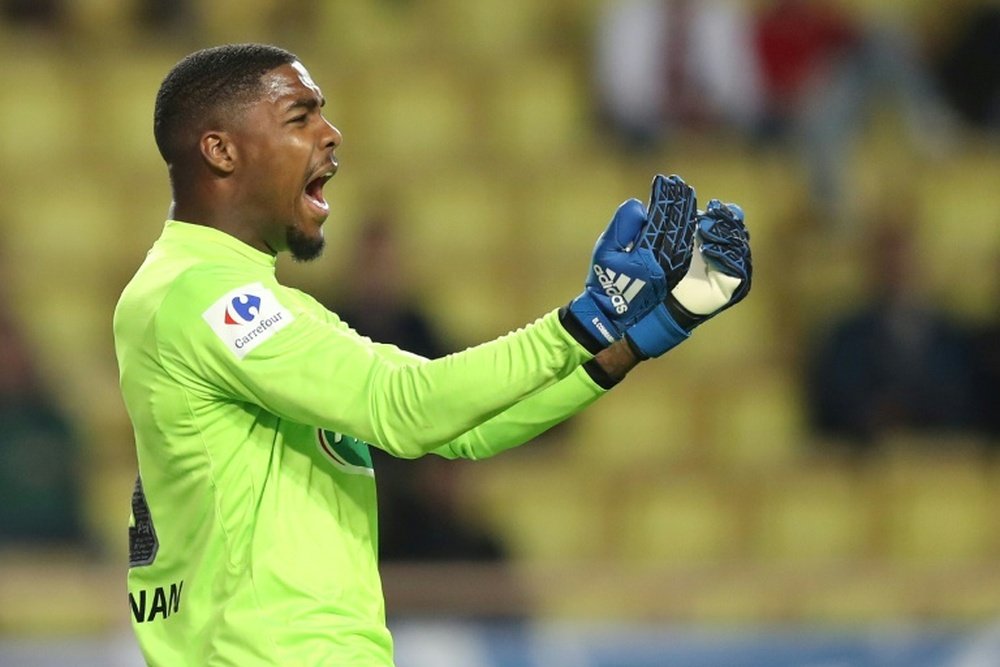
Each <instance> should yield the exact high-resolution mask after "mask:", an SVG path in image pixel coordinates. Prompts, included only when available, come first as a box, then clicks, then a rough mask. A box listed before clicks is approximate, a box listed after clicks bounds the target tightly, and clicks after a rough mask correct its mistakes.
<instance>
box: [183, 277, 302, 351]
mask: <svg viewBox="0 0 1000 667" xmlns="http://www.w3.org/2000/svg"><path fill="white" fill-rule="evenodd" d="M202 317H204V318H205V321H206V322H207V323H208V325H209V326H210V327H212V331H214V332H215V334H216V335H217V336H218V337H219V338H221V339H222V342H223V343H225V344H226V347H228V348H229V350H230V351H231V352H232V353H233V354H235V355H236V356H237V357H238V358H239V359H242V358H243V357H245V356H246V355H247V354H249V353H250V352H251V351H252V350H253V349H254V348H256V347H257V346H258V345H260V344H261V343H263V342H264V341H266V340H267V339H268V338H270V337H271V336H273V335H274V334H275V333H277V332H278V331H280V330H281V329H284V328H285V327H286V326H288V325H289V324H290V323H291V321H292V320H293V319H294V317H292V314H291V312H289V311H288V309H287V308H285V307H284V306H282V305H281V303H280V302H279V301H278V299H277V298H276V297H275V296H274V293H273V292H272V291H271V290H269V289H268V288H266V287H264V285H263V283H251V284H250V285H244V286H243V287H237V288H236V289H234V290H231V291H230V292H227V293H226V294H225V295H223V296H222V297H221V298H220V299H219V300H218V301H216V302H215V303H213V304H212V305H211V306H209V308H208V310H206V311H205V312H204V313H203V314H202Z"/></svg>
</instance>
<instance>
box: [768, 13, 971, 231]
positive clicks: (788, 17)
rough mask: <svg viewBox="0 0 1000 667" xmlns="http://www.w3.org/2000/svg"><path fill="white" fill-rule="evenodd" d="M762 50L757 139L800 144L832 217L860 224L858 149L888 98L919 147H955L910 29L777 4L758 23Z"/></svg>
mask: <svg viewBox="0 0 1000 667" xmlns="http://www.w3.org/2000/svg"><path fill="white" fill-rule="evenodd" d="M755 43H756V48H757V51H758V54H759V59H760V63H761V70H762V72H763V74H762V81H763V89H764V98H765V102H764V104H763V109H764V110H765V112H764V114H763V115H762V116H761V118H760V122H759V123H758V130H759V137H760V138H761V139H763V140H767V141H780V140H783V139H790V140H794V145H795V146H796V147H797V148H798V149H799V150H800V151H801V152H802V157H803V159H804V162H805V164H806V168H807V177H808V180H809V188H810V192H811V197H812V200H813V204H814V208H815V209H816V210H818V211H820V212H822V214H823V216H824V217H826V218H828V219H831V220H833V221H836V222H844V221H846V220H849V219H851V218H852V217H854V214H855V213H856V212H855V211H853V210H851V209H850V204H851V202H852V201H853V199H854V198H851V197H849V196H848V193H849V192H850V187H851V183H850V181H849V175H850V151H851V149H852V146H853V141H854V140H855V139H857V138H858V137H859V136H860V135H861V133H862V132H863V131H864V130H865V129H866V121H867V120H868V117H869V115H870V112H871V111H872V109H873V107H874V103H875V102H876V101H879V102H880V101H882V100H883V99H884V97H885V95H886V93H893V94H894V97H895V99H896V100H897V102H898V106H899V108H900V110H901V114H902V118H903V121H904V125H905V126H906V129H907V132H908V135H909V137H910V138H911V141H912V142H913V144H914V146H915V147H916V148H918V149H920V150H922V151H924V152H926V153H928V154H931V155H938V154H940V153H942V152H944V151H945V150H947V149H948V148H949V147H950V145H951V143H952V137H953V134H954V126H953V119H952V117H951V114H950V113H949V111H948V109H947V107H946V105H945V104H944V102H943V100H942V98H941V97H940V95H939V94H938V91H937V90H936V88H935V86H934V84H933V79H932V77H931V76H930V73H929V70H928V68H927V65H926V63H924V62H922V60H921V58H920V57H919V54H918V49H917V47H916V43H915V38H914V36H913V35H912V34H911V33H910V32H909V31H908V30H907V29H906V27H905V26H902V25H867V24H863V23H861V22H860V21H858V20H855V19H854V18H853V17H852V16H849V15H847V14H844V13H842V12H840V11H838V10H837V9H836V6H835V5H834V4H833V3H832V2H831V1H829V0H775V1H774V2H771V3H770V4H769V5H767V6H766V7H765V8H764V9H763V10H762V11H761V12H760V14H759V15H758V17H757V24H756V42H755Z"/></svg>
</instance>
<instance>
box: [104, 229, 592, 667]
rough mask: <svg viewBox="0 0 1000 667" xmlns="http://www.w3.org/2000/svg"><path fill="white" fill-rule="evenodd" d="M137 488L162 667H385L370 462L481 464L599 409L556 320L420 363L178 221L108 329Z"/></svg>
mask: <svg viewBox="0 0 1000 667" xmlns="http://www.w3.org/2000/svg"><path fill="white" fill-rule="evenodd" d="M114 336H115V348H116V353H117V357H118V364H119V371H120V381H121V388H122V394H123V396H124V400H125V406H126V409H127V411H128V414H129V418H130V419H131V422H132V425H133V428H134V432H135V445H136V452H137V459H138V467H139V475H138V478H137V481H136V486H135V491H134V494H133V497H132V512H131V517H130V522H129V538H130V539H129V551H130V553H129V560H130V563H129V571H128V597H129V605H130V610H131V615H132V624H133V628H134V630H135V634H136V636H137V638H138V641H139V645H140V648H141V650H142V652H143V654H144V656H145V658H146V660H147V661H148V663H149V664H150V665H156V666H164V667H181V666H188V665H190V666H194V665H198V666H213V667H214V666H220V665H233V666H239V667H256V666H263V665H268V666H274V665H303V666H305V665H345V666H346V665H350V666H351V667H368V666H371V667H390V666H391V665H392V664H393V662H392V640H391V637H390V634H389V631H388V629H387V627H386V623H385V610H384V602H383V596H382V590H381V583H380V579H379V574H378V568H377V566H378V558H377V552H378V544H377V530H376V515H377V507H376V495H375V472H374V470H373V469H372V464H371V456H370V454H369V447H370V446H375V447H379V448H382V449H384V450H385V451H387V452H389V453H391V454H393V455H396V456H399V457H406V458H412V457H418V456H421V455H423V454H427V453H434V454H437V455H441V456H445V457H448V458H459V457H461V458H471V459H478V458H484V457H488V456H491V455H493V454H496V453H498V452H500V451H503V450H505V449H508V448H510V447H514V446H516V445H519V444H521V443H523V442H525V441H527V440H529V439H531V438H532V437H534V436H535V435H537V434H538V433H540V432H541V431H543V430H545V429H546V428H548V427H550V426H552V425H553V424H555V423H558V422H559V421H562V420H563V419H565V418H567V417H569V416H570V415H572V414H574V413H576V412H578V411H579V410H580V409H582V408H583V407H585V406H586V405H588V404H589V403H591V402H593V401H594V400H595V399H596V398H597V397H599V396H600V395H601V394H602V393H603V391H604V390H603V389H602V388H601V387H599V386H598V385H597V384H596V383H595V382H594V381H593V380H592V379H591V378H590V376H589V375H588V374H587V373H586V372H585V370H584V368H583V366H582V364H584V363H585V362H586V361H588V360H589V359H591V357H592V355H591V354H590V353H589V352H588V351H587V350H586V349H584V347H582V346H581V345H580V344H579V343H578V342H577V341H576V340H575V339H574V337H573V336H571V335H570V334H569V333H568V332H567V331H566V329H565V328H564V327H563V325H562V324H561V323H560V321H559V317H558V313H556V312H552V313H549V314H548V315H546V316H544V317H542V318H540V319H539V320H538V321H536V322H534V323H532V324H530V325H528V326H526V327H524V328H523V329H519V330H518V331H515V332H512V333H510V334H507V335H506V336H503V337H501V338H498V339H497V340H494V341H491V342H488V343H484V344H482V345H479V346H476V347H472V348H469V349H467V350H465V351H463V352H460V353H456V354H453V355H449V356H447V357H443V358H441V359H436V360H427V359H424V358H421V357H418V356H415V355H412V354H409V353H407V352H405V351H403V350H400V349H398V348H396V347H394V346H391V345H385V344H379V343H377V342H373V341H371V340H369V339H367V338H365V337H362V336H360V335H358V334H357V333H356V332H354V331H353V330H352V329H351V328H350V327H349V326H348V325H347V324H346V323H344V322H342V321H341V320H340V318H339V317H337V315H336V314H335V313H333V312H330V311H329V310H327V309H326V308H324V307H323V306H322V305H321V304H319V303H318V302H317V301H316V300H315V299H313V298H311V297H309V296H308V295H306V294H304V293H302V292H300V291H298V290H295V289H291V288H288V287H285V286H283V285H281V284H279V283H278V281H277V279H276V277H275V259H274V257H272V256H271V255H268V254H265V253H262V252H260V251H258V250H256V249H254V248H252V247H250V246H248V245H246V244H245V243H243V242H241V241H239V240H238V239H236V238H234V237H232V236H230V235H228V234H226V233H224V232H221V231H219V230H216V229H213V228H209V227H205V226H200V225H194V224H189V223H184V222H178V221H168V222H167V223H166V225H165V227H164V231H163V234H162V235H161V237H160V238H159V240H157V242H156V243H155V244H154V246H153V247H152V249H151V250H150V252H149V254H148V255H147V257H146V260H145V261H144V262H143V264H142V266H141V267H140V268H139V270H138V272H137V273H136V275H135V276H134V277H133V279H132V280H131V281H130V282H129V284H128V286H127V287H126V288H125V290H124V292H123V294H122V296H121V298H120V300H119V302H118V306H117V308H116V310H115V316H114Z"/></svg>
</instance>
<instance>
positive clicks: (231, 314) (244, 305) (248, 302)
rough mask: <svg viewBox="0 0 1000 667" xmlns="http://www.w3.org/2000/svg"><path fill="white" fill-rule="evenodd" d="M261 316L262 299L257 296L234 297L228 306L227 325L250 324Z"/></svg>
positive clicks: (243, 295) (241, 295)
mask: <svg viewBox="0 0 1000 667" xmlns="http://www.w3.org/2000/svg"><path fill="white" fill-rule="evenodd" d="M258 315H260V297H259V296H257V295H256V294H240V295H239V296H236V297H233V299H232V301H230V302H229V305H228V306H226V318H225V320H224V321H225V323H226V324H236V325H239V324H250V323H251V322H253V321H254V318H256V317H257V316H258Z"/></svg>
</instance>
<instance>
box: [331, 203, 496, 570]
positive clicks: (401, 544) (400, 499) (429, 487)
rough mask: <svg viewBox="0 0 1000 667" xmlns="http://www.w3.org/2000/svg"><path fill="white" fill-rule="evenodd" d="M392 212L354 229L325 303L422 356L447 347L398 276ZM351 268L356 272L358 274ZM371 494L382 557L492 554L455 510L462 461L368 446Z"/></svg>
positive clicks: (484, 536) (489, 543)
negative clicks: (332, 296)
mask: <svg viewBox="0 0 1000 667" xmlns="http://www.w3.org/2000/svg"><path fill="white" fill-rule="evenodd" d="M402 260H403V258H402V257H401V256H400V250H399V247H398V245H397V238H396V232H395V228H394V222H393V220H392V219H391V218H390V217H389V216H386V215H374V216H372V217H371V218H369V219H368V220H367V221H366V222H365V223H364V224H363V225H362V228H361V230H360V235H359V237H358V242H357V245H356V247H355V248H354V249H353V252H352V253H351V255H350V261H349V262H348V266H347V267H346V275H348V276H352V278H351V279H350V280H342V281H339V282H338V284H339V285H341V286H344V287H347V288H349V289H352V290H353V292H351V293H348V294H343V295H341V296H340V298H339V299H337V300H336V302H335V303H332V302H331V303H328V304H327V306H328V307H329V308H330V309H331V310H332V311H334V312H335V313H337V315H339V316H340V318H341V319H342V320H344V321H345V322H347V323H348V324H349V325H351V326H352V327H353V328H354V329H355V330H357V331H358V333H360V334H362V335H365V336H368V337H370V338H372V339H373V340H377V341H379V342H383V343H392V344H394V345H397V346H399V347H400V348H402V349H404V350H407V351H409V352H413V353H416V354H419V355H421V356H424V357H428V358H435V357H440V356H443V355H445V354H446V353H447V352H450V351H451V348H450V346H449V345H448V344H447V343H445V342H444V341H443V339H442V337H441V336H440V335H439V333H438V332H437V330H436V328H435V327H434V325H433V324H432V322H431V321H430V319H429V318H428V316H427V315H426V314H425V313H424V312H423V311H422V310H421V309H420V307H419V305H418V302H417V300H416V298H415V295H414V294H412V293H411V290H410V288H411V283H410V281H409V280H407V278H406V276H405V273H406V271H405V267H404V265H403V261H402ZM358 276H363V278H361V279H358ZM372 460H373V463H374V466H375V474H376V479H377V482H378V484H377V488H378V496H379V525H380V528H379V555H380V558H381V559H382V560H383V561H390V560H440V559H449V560H498V559H501V558H502V557H503V556H504V551H503V549H502V547H501V545H500V544H499V542H498V541H496V540H494V539H493V537H492V536H490V535H489V534H488V533H487V532H486V531H485V530H483V529H482V528H481V527H479V526H476V525H474V524H473V522H471V521H470V520H469V519H468V517H466V516H463V515H462V513H461V512H460V508H461V507H462V504H461V502H460V501H461V498H459V497H458V496H457V487H456V484H457V476H458V473H459V471H460V468H461V466H462V465H463V463H464V462H462V461H449V460H445V459H441V458H438V457H436V456H433V455H431V456H425V457H422V458H419V459H415V460H401V459H397V458H394V457H392V456H389V455H388V454H386V453H384V452H383V451H382V450H380V449H378V448H374V447H373V448H372Z"/></svg>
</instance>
